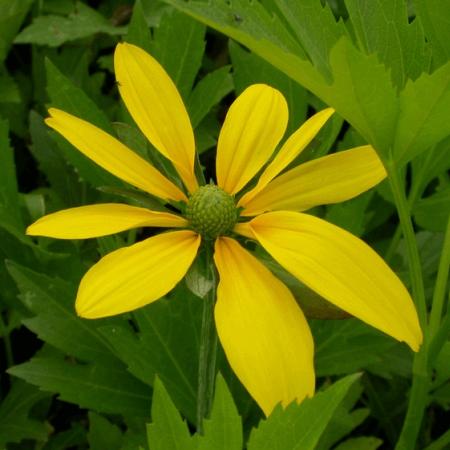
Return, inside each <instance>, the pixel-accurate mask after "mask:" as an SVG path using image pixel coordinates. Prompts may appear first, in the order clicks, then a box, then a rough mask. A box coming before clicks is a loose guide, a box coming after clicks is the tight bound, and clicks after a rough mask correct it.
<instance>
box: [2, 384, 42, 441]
mask: <svg viewBox="0 0 450 450" xmlns="http://www.w3.org/2000/svg"><path fill="white" fill-rule="evenodd" d="M49 397H50V395H49V394H48V393H46V392H42V391H40V390H38V389H36V388H35V387H34V386H32V385H31V384H27V383H24V382H23V381H21V380H15V382H14V383H13V385H12V387H11V389H10V390H9V392H8V395H6V397H5V398H4V399H3V400H2V403H1V404H0V448H6V447H5V446H6V444H7V443H13V442H15V443H18V442H20V441H22V440H23V439H35V440H37V441H40V442H44V441H46V440H47V436H48V433H49V429H48V428H47V426H46V425H45V423H43V422H41V421H39V420H37V419H33V418H32V417H30V410H31V409H32V408H33V407H34V406H35V405H36V403H38V402H39V401H41V400H43V399H45V398H49Z"/></svg>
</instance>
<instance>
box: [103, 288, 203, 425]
mask: <svg viewBox="0 0 450 450" xmlns="http://www.w3.org/2000/svg"><path fill="white" fill-rule="evenodd" d="M201 307H202V304H201V301H200V300H199V299H198V298H196V297H194V296H193V295H192V294H190V293H189V291H188V290H187V289H186V288H185V287H184V286H182V285H181V286H180V288H178V289H177V290H176V291H175V292H174V293H173V294H171V296H170V298H163V299H160V300H158V301H157V302H154V303H152V304H151V305H149V306H147V307H145V308H142V309H140V310H138V311H135V312H134V313H133V316H134V318H135V324H136V327H137V330H138V331H137V332H135V331H134V330H133V329H132V328H131V327H130V326H127V325H124V326H116V325H114V326H108V327H104V328H102V330H101V331H102V334H103V335H104V336H105V337H106V338H107V340H108V341H109V343H110V344H111V345H112V346H113V348H114V351H115V353H116V354H117V355H118V356H119V357H120V358H121V360H122V361H124V362H125V364H126V365H127V366H128V370H129V371H130V372H131V373H132V374H133V375H134V376H136V377H137V378H139V379H140V380H142V381H143V382H144V383H147V384H149V385H151V383H152V381H153V379H154V377H155V375H157V376H158V377H159V378H160V379H161V380H162V382H164V384H165V386H167V390H168V391H169V392H170V395H171V396H172V398H173V399H174V401H175V404H176V405H177V407H178V408H179V409H180V410H181V411H182V412H183V415H185V416H186V417H187V418H188V419H190V420H191V421H192V422H194V421H195V414H196V398H197V397H196V396H197V367H198V366H197V364H198V362H197V361H198V352H199V351H198V345H199V344H198V342H199V336H198V333H199V330H200V320H201ZM186 355H189V357H188V358H187V357H186Z"/></svg>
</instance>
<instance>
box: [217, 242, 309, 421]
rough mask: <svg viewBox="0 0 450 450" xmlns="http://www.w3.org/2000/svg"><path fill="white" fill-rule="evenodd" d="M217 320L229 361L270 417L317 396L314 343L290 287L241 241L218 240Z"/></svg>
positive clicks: (220, 337)
mask: <svg viewBox="0 0 450 450" xmlns="http://www.w3.org/2000/svg"><path fill="white" fill-rule="evenodd" d="M214 260H215V263H216V266H217V270H218V271H219V275H220V283H219V286H218V290H217V303H216V308H215V319H216V327H217V333H218V335H219V339H220V342H221V343H222V346H223V349H224V351H225V354H226V356H227V358H228V361H229V363H230V365H231V367H232V369H233V371H234V372H235V373H236V375H237V377H238V378H239V379H240V381H241V382H242V384H243V385H244V386H245V388H246V389H247V390H248V392H249V393H250V395H251V396H252V397H253V398H254V399H255V401H256V402H257V403H258V405H259V406H260V407H261V409H262V410H263V411H264V413H265V414H266V416H268V415H269V414H270V413H271V411H272V409H273V408H274V407H275V405H277V404H278V403H280V402H281V404H282V405H283V406H286V405H287V404H289V403H291V402H293V401H295V400H296V401H297V402H301V401H302V400H303V399H304V398H305V397H307V396H312V395H313V394H314V366H313V353H314V344H313V340H312V337H311V332H310V330H309V327H308V324H307V322H306V320H305V317H304V315H303V313H302V311H301V310H300V308H299V307H298V305H297V303H296V302H295V300H294V297H293V296H292V294H291V292H290V291H289V289H288V288H287V287H286V286H285V285H284V284H283V283H282V282H281V281H280V280H278V279H277V278H276V277H275V276H274V275H273V274H272V273H271V272H270V271H269V270H268V269H267V268H266V267H265V266H264V265H263V264H262V263H261V262H259V261H258V260H257V259H256V258H255V257H254V256H252V255H251V254H250V253H249V252H247V251H246V250H244V249H243V248H242V247H241V246H240V245H239V244H238V243H237V242H236V241H235V240H233V239H230V238H226V237H221V238H219V239H218V240H217V241H216V248H215V254H214Z"/></svg>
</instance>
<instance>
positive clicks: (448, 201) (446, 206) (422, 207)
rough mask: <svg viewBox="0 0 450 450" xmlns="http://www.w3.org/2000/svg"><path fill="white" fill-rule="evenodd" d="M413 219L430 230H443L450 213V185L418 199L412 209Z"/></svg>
mask: <svg viewBox="0 0 450 450" xmlns="http://www.w3.org/2000/svg"><path fill="white" fill-rule="evenodd" d="M413 215H414V220H415V221H416V223H417V224H418V225H420V226H421V227H422V228H425V229H426V230H430V231H442V232H443V231H445V229H446V226H447V220H448V217H449V215H450V185H449V186H447V187H445V188H443V189H442V190H439V191H437V192H436V193H434V194H433V195H430V196H429V197H426V198H423V199H421V200H419V201H418V202H417V203H416V204H415V206H414V209H413Z"/></svg>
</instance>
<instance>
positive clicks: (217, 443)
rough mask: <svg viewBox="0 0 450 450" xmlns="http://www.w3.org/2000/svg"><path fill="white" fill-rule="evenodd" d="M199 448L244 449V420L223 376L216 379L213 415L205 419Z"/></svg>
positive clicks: (199, 449)
mask: <svg viewBox="0 0 450 450" xmlns="http://www.w3.org/2000/svg"><path fill="white" fill-rule="evenodd" d="M204 428H205V430H204V436H198V442H199V445H198V450H215V449H217V450H242V446H243V442H242V439H243V438H242V421H241V418H240V417H239V413H238V410H237V408H236V405H235V404H234V402H233V397H232V396H231V394H230V391H229V390H228V387H227V385H226V383H225V380H224V379H223V377H222V376H221V375H220V374H219V375H218V376H217V380H216V387H215V394H214V403H213V406H212V410H211V416H210V418H209V419H206V420H205V421H204Z"/></svg>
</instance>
